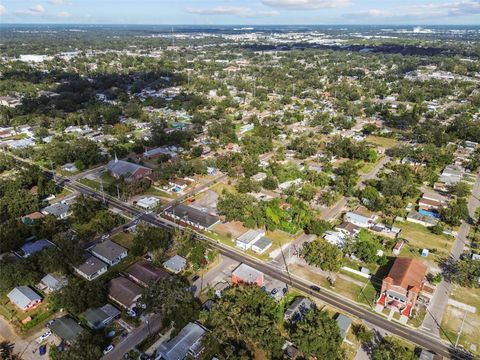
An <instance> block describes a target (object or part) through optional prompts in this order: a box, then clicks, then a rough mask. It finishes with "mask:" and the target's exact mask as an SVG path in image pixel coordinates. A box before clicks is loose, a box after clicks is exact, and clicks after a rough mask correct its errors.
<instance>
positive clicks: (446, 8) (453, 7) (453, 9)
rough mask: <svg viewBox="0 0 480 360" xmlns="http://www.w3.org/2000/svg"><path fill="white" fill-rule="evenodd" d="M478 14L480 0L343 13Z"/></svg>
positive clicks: (394, 15)
mask: <svg viewBox="0 0 480 360" xmlns="http://www.w3.org/2000/svg"><path fill="white" fill-rule="evenodd" d="M475 14H480V0H462V1H455V2H443V3H430V4H421V5H420V4H419V5H408V6H399V7H396V8H393V9H391V10H381V9H369V10H366V11H359V12H356V13H350V14H345V15H344V16H345V17H358V16H362V17H370V18H378V17H384V18H391V19H394V18H405V17H409V18H415V19H431V18H443V17H456V16H467V15H475Z"/></svg>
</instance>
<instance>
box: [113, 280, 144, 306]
mask: <svg viewBox="0 0 480 360" xmlns="http://www.w3.org/2000/svg"><path fill="white" fill-rule="evenodd" d="M107 288H108V298H109V299H110V300H112V301H113V302H115V303H116V304H118V305H120V306H121V307H123V308H125V309H131V308H133V307H135V306H136V305H137V301H138V300H139V299H140V298H141V297H142V293H143V289H142V288H141V287H140V286H138V285H137V284H135V283H134V282H133V281H131V280H128V279H127V278H124V277H118V278H115V279H112V280H110V282H109V283H108V285H107Z"/></svg>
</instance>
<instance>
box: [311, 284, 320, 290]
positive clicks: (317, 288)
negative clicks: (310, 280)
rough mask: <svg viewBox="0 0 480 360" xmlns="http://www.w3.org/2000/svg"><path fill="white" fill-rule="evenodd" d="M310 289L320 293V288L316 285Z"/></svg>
mask: <svg viewBox="0 0 480 360" xmlns="http://www.w3.org/2000/svg"><path fill="white" fill-rule="evenodd" d="M310 289H312V290H313V291H320V288H319V287H318V286H316V285H312V286H310Z"/></svg>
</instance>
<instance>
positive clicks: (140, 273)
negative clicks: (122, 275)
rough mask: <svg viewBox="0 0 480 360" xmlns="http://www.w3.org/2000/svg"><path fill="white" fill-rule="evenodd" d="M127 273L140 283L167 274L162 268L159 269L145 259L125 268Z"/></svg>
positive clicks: (148, 281)
mask: <svg viewBox="0 0 480 360" xmlns="http://www.w3.org/2000/svg"><path fill="white" fill-rule="evenodd" d="M127 273H128V274H129V276H131V278H132V279H133V280H136V281H139V282H140V283H142V284H148V283H150V282H154V281H157V280H159V279H164V278H166V277H168V276H169V274H168V273H167V272H165V271H164V270H162V269H159V268H157V267H155V266H153V265H152V264H150V263H149V262H146V261H142V262H138V263H136V264H133V265H132V266H130V268H129V269H128V270H127Z"/></svg>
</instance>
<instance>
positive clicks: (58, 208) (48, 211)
mask: <svg viewBox="0 0 480 360" xmlns="http://www.w3.org/2000/svg"><path fill="white" fill-rule="evenodd" d="M41 213H42V214H44V215H53V216H55V217H56V218H59V219H65V218H66V217H67V216H68V215H70V205H68V204H66V203H63V202H58V203H56V204H53V205H50V206H47V207H46V208H43V209H42V210H41Z"/></svg>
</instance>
